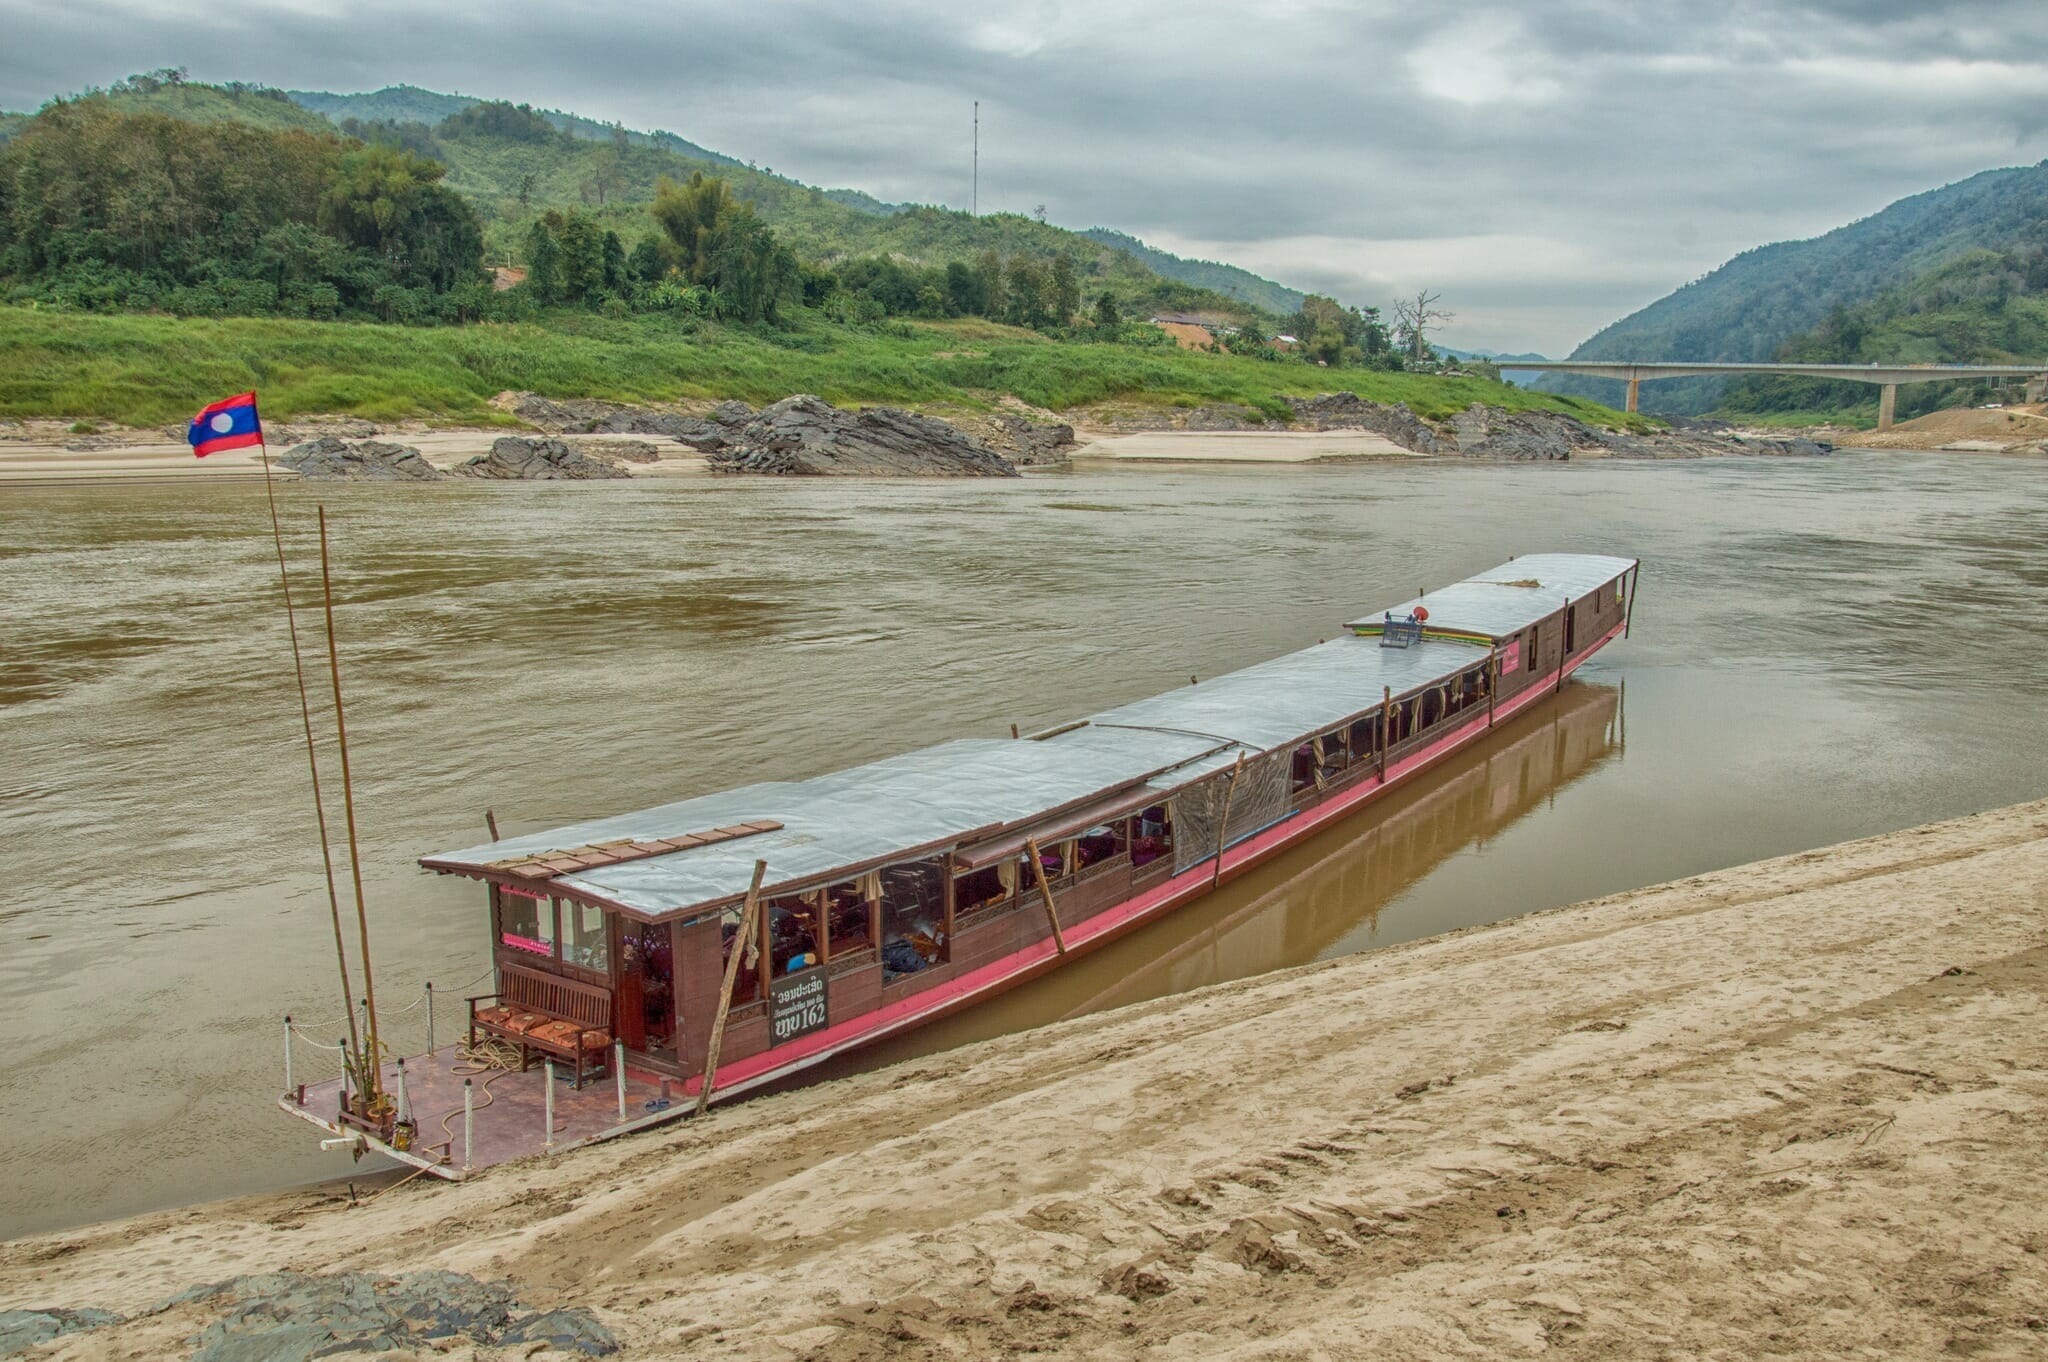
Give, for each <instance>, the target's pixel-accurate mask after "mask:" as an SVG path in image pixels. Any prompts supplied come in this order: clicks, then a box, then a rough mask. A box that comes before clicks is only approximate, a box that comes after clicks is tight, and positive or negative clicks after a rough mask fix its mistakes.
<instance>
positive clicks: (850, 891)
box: [825, 880, 875, 960]
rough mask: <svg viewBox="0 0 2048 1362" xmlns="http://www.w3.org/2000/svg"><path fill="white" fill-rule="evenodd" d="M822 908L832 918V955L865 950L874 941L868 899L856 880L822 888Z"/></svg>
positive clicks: (835, 956) (834, 956)
mask: <svg viewBox="0 0 2048 1362" xmlns="http://www.w3.org/2000/svg"><path fill="white" fill-rule="evenodd" d="M825 911H826V912H827V913H830V914H831V919H832V958H833V959H835V960H837V959H838V958H839V957H840V956H842V955H849V954H851V953H853V952H854V951H858V950H865V949H867V948H868V947H869V946H872V945H874V944H875V935H874V924H873V921H872V914H871V913H870V912H869V911H868V898H867V895H866V894H863V893H862V892H861V890H860V884H859V883H858V882H857V881H853V880H849V881H847V882H846V883H845V884H835V885H833V886H832V887H831V888H830V889H827V890H826V891H825Z"/></svg>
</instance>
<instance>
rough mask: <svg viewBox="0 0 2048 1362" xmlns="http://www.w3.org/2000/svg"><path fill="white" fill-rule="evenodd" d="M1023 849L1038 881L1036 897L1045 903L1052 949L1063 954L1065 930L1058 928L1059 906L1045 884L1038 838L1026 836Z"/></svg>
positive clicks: (1042, 857)
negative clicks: (1050, 927) (1028, 857)
mask: <svg viewBox="0 0 2048 1362" xmlns="http://www.w3.org/2000/svg"><path fill="white" fill-rule="evenodd" d="M1024 851H1025V854H1026V855H1028V856H1030V857H1031V874H1032V877H1033V878H1034V879H1035V880H1036V881H1037V882H1038V897H1039V898H1040V900H1042V901H1043V902H1044V904H1045V920H1046V921H1047V922H1050V923H1051V924H1052V946H1053V950H1054V952H1055V953H1057V954H1060V955H1065V954H1066V953H1067V936H1066V933H1065V932H1063V931H1061V930H1060V910H1059V906H1058V905H1057V904H1055V903H1054V902H1053V898H1052V886H1051V885H1050V884H1047V883H1046V880H1045V857H1044V856H1043V855H1041V854H1040V853H1039V850H1038V839H1037V838H1036V837H1026V838H1025V839H1024Z"/></svg>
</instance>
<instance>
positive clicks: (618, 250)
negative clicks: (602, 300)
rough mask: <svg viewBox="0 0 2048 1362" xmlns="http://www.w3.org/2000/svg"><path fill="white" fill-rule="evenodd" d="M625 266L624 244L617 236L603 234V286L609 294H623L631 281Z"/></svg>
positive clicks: (615, 234)
mask: <svg viewBox="0 0 2048 1362" xmlns="http://www.w3.org/2000/svg"><path fill="white" fill-rule="evenodd" d="M631 277H632V276H631V272H630V271H629V270H628V269H627V266H626V243H625V242H623V241H621V240H619V234H618V233H617V232H613V231H607V232H606V233H605V234H604V286H605V290H606V291H607V292H610V293H623V292H625V290H626V285H627V283H628V282H629V281H630V279H631Z"/></svg>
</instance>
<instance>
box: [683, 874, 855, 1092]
mask: <svg viewBox="0 0 2048 1362" xmlns="http://www.w3.org/2000/svg"><path fill="white" fill-rule="evenodd" d="M767 873H768V862H766V861H756V862H754V882H753V883H752V884H750V885H748V886H747V906H746V909H745V911H743V912H742V913H741V914H740V929H739V931H738V932H736V933H735V934H734V935H733V939H732V955H731V956H730V957H729V958H728V959H727V960H726V962H725V987H724V988H722V989H720V990H719V994H718V1018H717V1020H715V1021H713V1022H712V1023H711V1046H710V1049H708V1050H707V1051H706V1052H705V1055H704V1087H703V1090H702V1091H700V1092H699V1093H698V1094H697V1114H698V1115H699V1116H702V1115H703V1114H704V1113H705V1111H706V1110H707V1109H708V1108H709V1107H710V1106H711V1085H712V1083H713V1082H714V1081H715V1080H716V1079H717V1077H718V1051H719V1049H720V1048H721V1047H722V1046H723V1045H724V1044H725V1019H726V1016H727V1015H728V1014H729V1013H730V1012H731V1011H732V990H733V985H735V984H737V983H738V982H739V977H740V957H741V956H743V955H745V954H746V953H747V936H748V934H749V933H750V932H751V931H752V930H753V926H754V917H755V915H756V914H757V913H759V912H760V911H761V880H762V878H763V877H764V876H765V875H767ZM875 945H876V949H877V950H878V951H879V950H880V949H881V943H880V942H876V943H875Z"/></svg>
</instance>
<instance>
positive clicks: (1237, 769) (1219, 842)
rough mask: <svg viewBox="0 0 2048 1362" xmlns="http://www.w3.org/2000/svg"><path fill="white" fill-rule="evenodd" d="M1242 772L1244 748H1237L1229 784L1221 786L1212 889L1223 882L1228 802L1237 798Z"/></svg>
mask: <svg viewBox="0 0 2048 1362" xmlns="http://www.w3.org/2000/svg"><path fill="white" fill-rule="evenodd" d="M1243 774H1244V749H1243V748H1242V747H1240V748H1238V749H1237V763H1236V764H1235V765H1233V766H1232V767H1231V768H1230V784H1228V785H1226V786H1225V787H1224V788H1223V817H1222V818H1220V819H1218V820H1217V822H1216V873H1215V874H1213V875H1211V876H1210V877H1209V887H1210V888H1211V889H1214V888H1215V887H1216V886H1217V885H1218V884H1221V883H1222V882H1223V848H1224V847H1225V846H1226V845H1228V842H1229V838H1230V804H1231V801H1232V800H1234V799H1236V798H1237V778H1238V777H1239V776H1241V775H1243Z"/></svg>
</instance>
